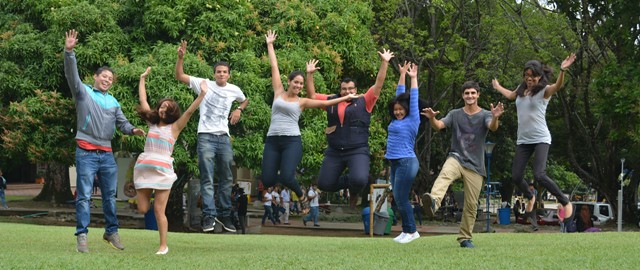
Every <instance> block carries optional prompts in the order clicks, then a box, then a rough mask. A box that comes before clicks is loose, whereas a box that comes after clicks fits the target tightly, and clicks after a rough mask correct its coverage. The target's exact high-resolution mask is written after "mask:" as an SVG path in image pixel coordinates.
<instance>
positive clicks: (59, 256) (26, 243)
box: [0, 223, 640, 269]
mask: <svg viewBox="0 0 640 270" xmlns="http://www.w3.org/2000/svg"><path fill="white" fill-rule="evenodd" d="M90 230H91V231H90V233H89V249H90V253H88V254H80V253H77V252H76V251H75V244H76V238H75V237H74V236H73V232H74V228H73V227H58V226H41V225H29V224H16V223H0V268H1V269H249V268H254V269H256V268H262V269H385V268H386V269H559V268H563V269H638V267H639V265H640V256H639V254H640V246H639V245H638V242H637V241H638V239H640V237H639V236H640V235H638V233H637V232H623V233H592V234H589V233H584V234H578V233H573V234H559V233H553V234H551V233H550V234H518V233H498V234H476V235H475V238H474V243H475V244H476V246H477V248H475V249H462V248H460V247H459V246H458V244H457V242H456V240H455V238H456V236H455V235H446V236H431V237H424V236H423V237H422V238H420V239H418V240H416V241H414V242H411V243H409V244H405V245H401V244H397V243H395V242H393V241H392V240H391V238H389V237H386V238H380V237H378V238H372V239H371V238H337V237H309V236H277V235H232V234H199V233H169V247H170V252H169V254H168V255H165V256H158V255H155V254H154V253H155V252H156V250H157V245H158V235H157V232H155V231H146V230H132V229H121V230H120V235H121V238H122V241H123V244H125V246H126V250H125V251H118V250H115V249H112V248H111V247H109V246H108V245H107V244H105V243H104V242H103V241H102V233H103V229H101V228H90Z"/></svg>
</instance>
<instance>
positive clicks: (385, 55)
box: [371, 49, 393, 97]
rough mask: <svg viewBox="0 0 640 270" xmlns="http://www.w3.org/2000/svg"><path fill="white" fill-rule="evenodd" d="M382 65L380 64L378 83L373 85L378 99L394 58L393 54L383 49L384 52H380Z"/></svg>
mask: <svg viewBox="0 0 640 270" xmlns="http://www.w3.org/2000/svg"><path fill="white" fill-rule="evenodd" d="M378 54H379V55H380V58H381V59H382V63H380V69H379V70H378V76H376V83H375V84H374V85H373V87H371V88H373V93H374V94H375V96H376V97H379V96H380V91H381V90H382V85H383V84H384V79H385V78H386V77H387V68H388V67H389V61H390V60H391V58H393V53H392V52H391V51H389V50H387V49H382V52H378Z"/></svg>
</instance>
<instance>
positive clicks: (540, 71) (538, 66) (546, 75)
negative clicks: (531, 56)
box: [516, 60, 553, 97]
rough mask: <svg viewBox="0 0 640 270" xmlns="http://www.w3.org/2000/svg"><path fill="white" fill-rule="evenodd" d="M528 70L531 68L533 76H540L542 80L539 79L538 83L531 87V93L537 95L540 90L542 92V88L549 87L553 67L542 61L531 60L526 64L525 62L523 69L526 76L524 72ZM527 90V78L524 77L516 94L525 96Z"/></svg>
mask: <svg viewBox="0 0 640 270" xmlns="http://www.w3.org/2000/svg"><path fill="white" fill-rule="evenodd" d="M527 70H531V72H532V74H533V76H536V77H538V76H540V80H539V81H538V84H537V85H535V86H533V89H531V93H529V94H530V95H531V96H535V95H536V94H537V93H538V92H540V91H541V90H542V89H544V88H545V87H547V85H548V84H549V80H550V79H551V76H552V74H553V69H551V68H550V67H548V66H547V65H543V64H542V63H540V61H537V60H531V61H529V62H527V63H526V64H524V69H523V70H522V74H523V76H524V73H526V72H527ZM526 90H527V80H526V79H523V80H522V83H520V85H519V86H518V88H517V89H516V94H517V95H518V96H519V97H524V92H525V91H526Z"/></svg>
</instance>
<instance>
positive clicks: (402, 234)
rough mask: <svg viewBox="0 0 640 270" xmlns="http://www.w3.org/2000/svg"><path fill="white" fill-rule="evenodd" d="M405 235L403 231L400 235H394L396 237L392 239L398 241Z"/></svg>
mask: <svg viewBox="0 0 640 270" xmlns="http://www.w3.org/2000/svg"><path fill="white" fill-rule="evenodd" d="M405 236H407V234H406V233H404V232H403V233H401V234H400V235H398V236H396V238H393V241H396V242H400V240H401V239H402V238H404V237H405Z"/></svg>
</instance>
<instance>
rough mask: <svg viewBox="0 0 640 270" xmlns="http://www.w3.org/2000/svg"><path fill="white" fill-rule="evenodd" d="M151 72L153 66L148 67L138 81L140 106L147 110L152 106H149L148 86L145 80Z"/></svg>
mask: <svg viewBox="0 0 640 270" xmlns="http://www.w3.org/2000/svg"><path fill="white" fill-rule="evenodd" d="M150 72H151V67H147V70H145V71H144V73H142V74H141V75H140V82H139V83H138V99H139V100H140V107H141V108H142V109H143V110H145V111H150V110H151V107H149V103H148V102H147V88H146V86H145V81H146V79H147V76H149V73H150Z"/></svg>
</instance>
